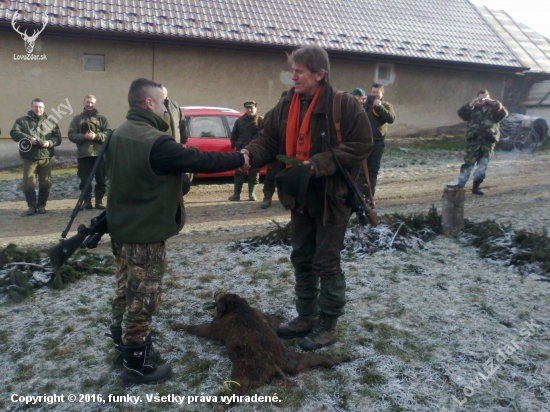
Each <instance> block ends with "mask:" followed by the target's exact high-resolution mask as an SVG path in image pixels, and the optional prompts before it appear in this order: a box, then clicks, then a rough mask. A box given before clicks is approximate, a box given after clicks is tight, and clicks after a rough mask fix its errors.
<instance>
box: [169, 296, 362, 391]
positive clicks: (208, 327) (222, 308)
mask: <svg viewBox="0 0 550 412" xmlns="http://www.w3.org/2000/svg"><path fill="white" fill-rule="evenodd" d="M214 298H215V300H216V305H217V306H216V308H217V313H216V316H215V317H214V320H213V321H212V322H210V323H205V324H203V325H196V326H188V325H182V324H177V323H172V324H171V326H172V329H174V330H178V329H183V330H185V331H187V332H189V333H191V334H193V335H197V336H199V337H201V338H206V339H210V340H214V341H223V342H224V343H225V346H226V348H227V352H228V354H229V358H230V359H231V362H232V363H233V369H232V371H231V380H232V381H236V382H238V383H239V384H240V386H238V385H235V386H236V389H235V391H234V393H235V394H237V395H242V394H243V393H245V392H246V391H247V390H248V389H249V388H256V387H258V386H261V385H263V384H264V383H266V382H269V381H271V379H273V378H274V377H276V376H279V377H281V378H283V379H285V380H287V377H286V374H290V375H295V374H298V373H301V372H305V371H307V370H308V369H309V368H313V367H315V366H322V367H325V368H330V367H332V366H334V365H337V364H339V363H342V362H347V361H350V360H352V359H354V358H353V357H352V356H325V355H317V354H310V353H298V352H294V351H292V350H289V349H287V348H286V347H285V346H283V344H282V343H281V341H280V340H279V338H278V337H277V334H276V333H275V331H276V330H277V327H278V326H279V324H280V323H281V320H280V318H279V317H278V316H277V315H264V314H263V313H261V312H260V311H258V310H256V309H254V308H252V307H251V306H250V305H249V304H248V302H247V301H246V300H245V299H243V298H241V297H240V296H238V295H235V294H230V293H217V294H216V295H215V296H214Z"/></svg>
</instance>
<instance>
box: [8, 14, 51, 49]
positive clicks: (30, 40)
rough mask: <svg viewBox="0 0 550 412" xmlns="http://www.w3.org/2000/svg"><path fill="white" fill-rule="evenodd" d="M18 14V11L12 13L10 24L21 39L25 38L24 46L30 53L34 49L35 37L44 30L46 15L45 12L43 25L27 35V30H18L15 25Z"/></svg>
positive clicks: (46, 22)
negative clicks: (30, 34)
mask: <svg viewBox="0 0 550 412" xmlns="http://www.w3.org/2000/svg"><path fill="white" fill-rule="evenodd" d="M18 14H19V12H18V11H16V12H15V13H14V14H13V17H12V19H11V25H12V27H13V29H14V30H15V31H16V32H17V33H19V34H20V35H21V38H22V39H23V40H25V48H26V49H27V53H29V54H30V53H32V51H33V50H34V42H35V41H36V39H37V38H38V35H39V34H40V33H42V32H43V31H44V29H45V28H46V25H47V24H48V20H49V18H48V15H47V14H46V21H45V22H44V26H42V28H41V29H40V30H36V29H35V30H34V32H33V34H32V36H29V35H27V30H25V31H24V32H23V33H21V32H20V31H19V27H17V26H16V25H15V21H16V20H17V15H18Z"/></svg>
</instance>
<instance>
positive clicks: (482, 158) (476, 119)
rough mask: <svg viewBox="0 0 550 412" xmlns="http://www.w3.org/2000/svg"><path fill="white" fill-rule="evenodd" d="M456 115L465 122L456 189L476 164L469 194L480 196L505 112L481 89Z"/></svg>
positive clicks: (462, 184) (465, 180)
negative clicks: (462, 160)
mask: <svg viewBox="0 0 550 412" xmlns="http://www.w3.org/2000/svg"><path fill="white" fill-rule="evenodd" d="M458 116H459V117H460V118H461V119H462V120H465V121H467V122H468V126H467V129H466V155H465V156H464V164H463V165H462V166H461V167H460V175H459V176H458V186H459V187H464V186H465V185H466V182H467V181H468V179H469V178H470V173H471V172H472V170H473V169H474V166H475V165H476V163H477V168H476V170H475V172H474V186H473V188H472V193H473V194H475V195H480V196H481V195H483V191H481V189H480V188H479V185H480V184H481V182H483V179H485V171H486V170H487V165H488V164H489V160H490V159H491V157H492V156H493V153H494V150H495V146H496V144H497V142H498V141H499V139H500V128H499V123H500V122H501V121H502V120H503V119H504V118H505V117H506V116H508V111H507V110H506V108H505V107H504V106H503V105H502V103H501V102H499V101H498V100H493V99H491V97H490V95H489V92H488V91H487V90H480V91H479V92H478V93H477V97H476V98H475V99H474V100H472V101H471V102H470V103H466V104H465V105H464V106H462V107H461V108H460V109H459V110H458Z"/></svg>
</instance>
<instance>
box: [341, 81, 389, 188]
mask: <svg viewBox="0 0 550 412" xmlns="http://www.w3.org/2000/svg"><path fill="white" fill-rule="evenodd" d="M355 90H361V89H355ZM355 90H354V91H355ZM354 91H352V94H353V92H354ZM361 91H362V90H361ZM383 97H384V85H382V84H378V83H375V84H373V85H372V87H371V89H370V93H369V94H368V95H367V96H364V97H361V98H360V99H359V102H360V103H361V104H362V105H363V108H364V109H365V111H366V112H367V116H368V118H369V122H370V127H371V128H372V138H373V139H374V147H373V149H372V152H371V154H370V155H369V157H367V166H368V169H369V179H370V184H371V190H372V194H373V195H374V191H375V189H376V181H377V179H378V172H379V171H380V162H381V161H382V155H383V154H384V148H385V147H386V142H385V139H386V133H387V131H388V123H390V124H391V123H393V122H394V121H395V112H394V111H393V106H392V105H391V104H390V103H388V102H386V101H383V100H382V99H383ZM357 186H358V187H359V188H360V189H362V190H363V192H364V193H365V196H368V190H367V191H366V190H365V172H364V170H363V168H361V170H360V172H359V178H358V179H357Z"/></svg>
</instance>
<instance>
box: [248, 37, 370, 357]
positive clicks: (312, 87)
mask: <svg viewBox="0 0 550 412" xmlns="http://www.w3.org/2000/svg"><path fill="white" fill-rule="evenodd" d="M289 62H290V63H291V65H292V69H293V76H292V80H293V82H294V87H293V88H292V89H291V90H290V91H289V93H288V94H287V95H286V97H284V98H283V99H281V100H280V101H279V103H277V105H276V106H275V107H274V108H273V111H272V112H271V113H270V115H269V117H268V118H267V120H266V123H265V126H264V128H263V129H262V131H261V133H260V136H259V137H258V138H257V139H255V140H253V141H252V142H251V143H250V144H249V145H248V146H246V148H245V149H244V150H243V152H245V153H247V154H250V162H251V166H252V167H261V166H263V165H265V164H268V163H270V162H273V161H274V160H275V159H276V156H277V155H286V156H289V155H292V153H287V146H286V144H287V139H288V140H289V142H291V141H293V140H295V139H294V138H295V136H287V134H288V133H287V124H294V123H295V122H296V121H297V120H298V122H296V123H298V124H299V126H298V129H299V133H298V136H297V137H298V138H297V140H295V141H296V148H295V150H296V153H298V148H300V150H304V149H305V148H304V143H302V142H304V141H307V140H309V141H310V145H309V150H307V157H308V158H307V160H305V161H304V162H303V165H306V167H309V168H310V176H311V177H310V179H309V183H308V186H307V192H306V194H305V198H306V200H305V204H300V203H298V202H297V199H296V198H295V197H294V196H292V195H291V194H290V193H291V190H292V185H291V186H289V187H286V189H285V186H284V185H282V186H279V185H278V190H279V193H278V194H279V200H280V201H281V203H282V204H283V206H284V207H285V208H286V209H290V210H291V212H290V213H291V214H290V221H291V233H292V235H291V236H292V239H291V243H292V253H291V256H290V260H291V262H292V265H293V266H294V273H295V280H296V283H295V288H294V289H295V292H296V297H297V300H296V311H297V312H298V317H296V318H295V319H293V320H292V321H290V322H289V323H286V324H284V325H281V326H280V327H279V329H278V330H277V332H278V334H279V335H280V336H282V337H296V336H304V335H306V336H305V337H304V338H303V339H302V340H301V341H300V342H299V343H298V345H299V346H300V347H301V348H302V349H303V350H315V349H319V348H322V347H325V346H327V345H331V344H332V343H334V342H335V341H336V339H337V335H338V332H337V328H336V324H337V319H338V317H339V316H341V315H343V314H344V306H345V304H346V298H345V291H346V279H345V276H344V273H343V272H342V268H341V267H340V251H341V250H342V246H343V242H344V235H345V233H346V226H347V223H348V221H349V218H350V216H351V205H349V204H348V202H346V193H347V191H348V188H347V186H346V183H345V178H344V176H342V174H341V173H340V171H339V170H338V167H337V165H336V162H335V160H334V158H333V156H332V154H331V152H330V150H329V149H328V146H327V145H328V143H327V141H326V140H325V139H326V138H329V139H330V145H331V146H332V147H333V148H334V151H335V153H336V156H337V157H338V160H339V161H340V163H341V164H342V165H343V166H344V167H345V168H347V169H348V171H349V173H350V175H351V177H352V179H357V175H358V173H359V167H360V165H361V163H362V161H363V159H365V157H366V156H367V155H368V154H369V153H370V151H371V150H372V145H373V143H372V131H371V128H370V124H369V121H368V118H367V114H366V113H365V111H364V110H363V108H362V107H361V105H360V104H359V102H358V101H357V100H356V99H354V98H353V97H352V96H351V95H350V94H347V93H344V95H343V96H342V102H341V108H342V119H341V132H342V133H341V137H342V140H341V142H338V138H337V134H336V127H335V125H334V119H333V114H332V105H333V97H334V90H333V89H332V87H331V85H330V84H329V82H328V75H329V70H330V63H329V59H328V55H327V53H326V51H325V50H323V49H322V48H321V47H319V46H304V47H301V48H299V49H297V50H295V51H294V52H293V53H292V54H291V55H290V56H289ZM315 99H316V104H315V106H313V107H312V110H310V106H311V105H312V101H313V100H315ZM291 107H292V108H293V110H292V111H291ZM291 113H292V114H293V117H292V118H291V117H290V116H291ZM296 115H298V116H296ZM308 115H310V122H309V128H308V129H309V131H308V132H306V133H305V135H304V134H302V129H303V128H304V129H305V128H307V126H306V127H304V124H303V119H304V118H305V117H307V116H308ZM323 135H324V136H325V139H323ZM289 146H292V144H289ZM291 150H292V149H291ZM277 166H278V170H283V169H284V168H285V164H284V163H282V162H280V161H277ZM299 167H304V166H299Z"/></svg>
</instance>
